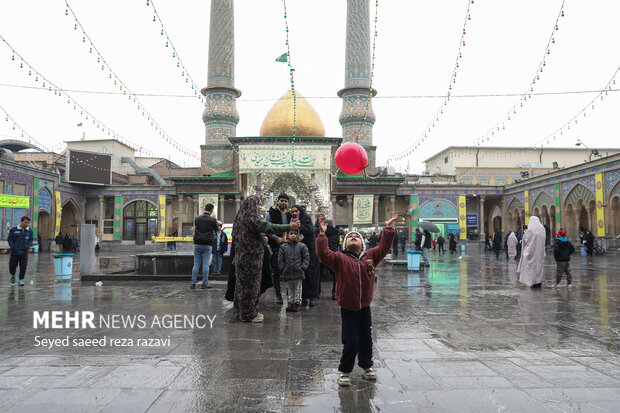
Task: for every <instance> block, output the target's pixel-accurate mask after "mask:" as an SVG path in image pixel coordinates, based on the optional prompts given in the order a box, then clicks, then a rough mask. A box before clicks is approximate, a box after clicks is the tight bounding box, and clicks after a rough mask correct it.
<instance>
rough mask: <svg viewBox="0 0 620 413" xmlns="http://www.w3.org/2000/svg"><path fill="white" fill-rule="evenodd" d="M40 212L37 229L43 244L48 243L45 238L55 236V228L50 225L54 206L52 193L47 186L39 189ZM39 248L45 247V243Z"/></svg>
mask: <svg viewBox="0 0 620 413" xmlns="http://www.w3.org/2000/svg"><path fill="white" fill-rule="evenodd" d="M38 207H39V213H38V222H37V230H38V232H39V237H40V238H41V240H42V242H43V244H45V245H47V243H46V242H45V240H50V239H52V238H54V234H53V232H54V230H53V228H51V226H50V214H51V208H52V194H51V193H50V191H49V190H48V189H47V188H42V189H41V190H40V191H39V203H38ZM39 248H43V245H42V246H40V247H39Z"/></svg>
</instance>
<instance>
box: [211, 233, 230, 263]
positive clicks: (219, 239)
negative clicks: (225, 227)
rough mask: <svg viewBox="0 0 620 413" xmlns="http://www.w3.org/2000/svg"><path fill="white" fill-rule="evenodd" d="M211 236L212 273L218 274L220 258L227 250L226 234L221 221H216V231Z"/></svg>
mask: <svg viewBox="0 0 620 413" xmlns="http://www.w3.org/2000/svg"><path fill="white" fill-rule="evenodd" d="M213 238H214V239H213V247H212V248H213V275H220V274H221V271H222V258H223V257H224V254H225V253H226V251H228V236H227V235H226V233H225V232H224V231H222V223H221V222H219V221H218V222H217V232H216V233H215V236H214V237H213Z"/></svg>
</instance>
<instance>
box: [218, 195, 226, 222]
mask: <svg viewBox="0 0 620 413" xmlns="http://www.w3.org/2000/svg"><path fill="white" fill-rule="evenodd" d="M218 201H219V205H218V206H217V209H218V211H217V219H218V220H219V221H221V222H224V208H225V205H226V199H225V195H222V194H220V195H219V196H218Z"/></svg>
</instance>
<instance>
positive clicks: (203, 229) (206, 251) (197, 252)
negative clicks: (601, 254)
mask: <svg viewBox="0 0 620 413" xmlns="http://www.w3.org/2000/svg"><path fill="white" fill-rule="evenodd" d="M212 213H213V204H207V205H205V213H204V214H202V215H200V216H197V217H196V218H195V219H194V228H196V229H195V230H194V266H193V267H192V283H191V284H190V286H189V288H191V289H192V290H193V289H195V288H196V281H197V279H198V271H199V270H200V264H201V263H202V289H203V290H204V289H206V288H211V285H209V284H207V281H208V279H209V260H210V259H211V250H212V249H213V241H214V240H215V232H216V231H217V221H216V220H215V218H213V217H212V216H211V214H212Z"/></svg>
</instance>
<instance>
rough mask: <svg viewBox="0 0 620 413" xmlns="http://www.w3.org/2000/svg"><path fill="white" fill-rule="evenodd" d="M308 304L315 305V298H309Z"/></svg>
mask: <svg viewBox="0 0 620 413" xmlns="http://www.w3.org/2000/svg"><path fill="white" fill-rule="evenodd" d="M308 306H310V307H316V300H315V299H314V298H312V299H311V300H310V302H309V303H308Z"/></svg>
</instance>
